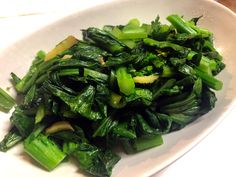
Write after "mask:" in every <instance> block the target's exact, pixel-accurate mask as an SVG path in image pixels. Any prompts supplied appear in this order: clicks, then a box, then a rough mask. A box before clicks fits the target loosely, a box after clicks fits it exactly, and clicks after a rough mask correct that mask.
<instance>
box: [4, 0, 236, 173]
mask: <svg viewBox="0 0 236 177" xmlns="http://www.w3.org/2000/svg"><path fill="white" fill-rule="evenodd" d="M68 1H70V3H69V2H68ZM68 1H66V3H67V4H73V3H74V4H79V6H74V7H73V6H71V7H70V11H71V12H72V11H76V10H78V8H81V9H83V8H85V7H89V6H91V4H92V5H96V4H100V3H104V2H106V1H109V0H92V1H91V0H90V1H83V0H80V2H79V3H78V1H79V0H68ZM218 2H220V3H222V4H224V5H225V6H227V7H229V8H230V9H232V10H233V11H235V12H236V0H218ZM55 3H57V6H58V8H57V9H56V10H55V7H54V6H55ZM63 3H64V4H65V1H56V0H50V1H47V0H22V1H17V0H8V1H5V2H4V3H3V2H2V1H0V37H1V41H6V42H0V49H1V48H3V47H4V46H6V45H7V44H11V43H12V42H14V41H16V40H17V39H18V38H20V37H21V36H24V35H25V34H27V33H28V32H30V31H34V30H36V29H38V28H39V27H42V26H44V25H47V24H49V23H51V22H53V21H54V20H55V19H58V18H59V17H60V16H61V17H63V16H64V15H66V14H67V13H68V12H67V10H68V8H66V9H65V8H64V6H63ZM42 4H47V6H43V8H42ZM59 12H60V13H59ZM19 16H20V17H19ZM45 18H46V19H47V20H46V21H45ZM29 22H30V28H25V27H24V25H29ZM19 24H20V25H19ZM15 27H17V32H15ZM8 34H12V35H11V37H10V38H9V35H8ZM234 115H236V109H234V110H233V111H232V112H231V113H230V115H228V116H227V117H226V118H225V119H224V120H223V122H222V123H221V124H220V125H219V126H218V127H217V128H216V129H215V130H214V131H213V132H211V133H210V134H209V135H208V136H207V137H206V138H205V139H203V140H202V141H201V142H200V143H199V144H198V145H196V146H195V147H194V148H193V149H192V150H190V151H189V152H188V153H186V154H185V155H184V156H182V157H181V158H179V159H178V160H177V161H175V162H174V163H173V164H171V165H170V166H168V167H166V168H165V169H163V170H162V171H160V172H158V173H156V174H155V175H153V176H152V177H178V176H181V177H190V176H191V177H199V176H201V177H211V176H214V177H223V176H225V177H235V176H236V170H235V164H236V153H235V150H236V143H232V140H233V139H235V136H234V135H235V134H236V129H235V124H236V119H235V117H234Z"/></svg>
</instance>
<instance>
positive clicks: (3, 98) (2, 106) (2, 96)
mask: <svg viewBox="0 0 236 177" xmlns="http://www.w3.org/2000/svg"><path fill="white" fill-rule="evenodd" d="M14 105H15V100H14V99H13V98H12V97H11V96H10V95H8V94H7V93H6V92H5V91H4V90H3V89H1V88H0V110H2V111H6V112H8V111H10V110H11V108H12V107H13V106H14Z"/></svg>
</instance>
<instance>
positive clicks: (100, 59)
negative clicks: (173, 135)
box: [0, 15, 225, 177]
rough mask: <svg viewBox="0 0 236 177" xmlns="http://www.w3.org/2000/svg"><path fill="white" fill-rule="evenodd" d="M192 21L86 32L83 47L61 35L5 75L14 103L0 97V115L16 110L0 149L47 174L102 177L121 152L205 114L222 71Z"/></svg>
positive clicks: (157, 141)
mask: <svg viewBox="0 0 236 177" xmlns="http://www.w3.org/2000/svg"><path fill="white" fill-rule="evenodd" d="M200 18H201V17H197V18H193V19H191V20H189V21H186V20H184V19H183V17H180V16H178V15H170V16H168V17H167V20H168V21H169V22H170V23H171V24H170V25H166V24H162V23H161V22H160V19H159V17H157V18H156V19H155V20H154V21H152V22H151V23H150V24H145V23H143V24H140V21H139V20H138V19H132V20H130V21H129V22H128V23H127V24H126V25H117V26H113V25H105V26H104V27H103V28H102V29H98V28H95V27H89V28H88V29H85V30H82V34H83V40H79V39H76V38H75V37H74V36H68V37H67V38H66V39H64V40H63V41H62V42H60V43H59V44H58V45H56V47H55V48H54V49H53V50H51V51H50V52H48V53H45V52H43V51H39V52H38V53H37V55H36V57H35V59H34V60H33V62H32V65H31V66H30V68H29V70H28V72H27V73H26V75H25V76H24V77H23V78H19V77H18V76H17V75H16V74H14V73H11V78H12V83H13V86H14V88H15V90H16V91H17V93H18V95H19V96H21V98H22V99H20V101H19V102H18V103H17V105H16V101H15V100H14V99H13V98H11V97H10V96H9V95H8V94H7V93H6V92H5V91H4V90H3V89H0V110H2V111H5V112H8V111H9V110H11V108H12V107H13V106H15V105H16V106H15V107H14V111H13V113H12V115H11V117H10V122H11V124H12V126H11V129H10V130H9V133H8V134H7V135H6V136H5V137H4V139H3V140H2V141H1V143H0V151H3V152H5V151H7V150H9V149H10V148H11V147H13V146H14V145H16V144H17V143H19V142H23V145H24V151H25V152H26V153H27V154H29V155H30V156H31V157H32V158H33V159H35V161H37V162H38V163H39V164H40V165H42V166H43V167H44V168H45V169H46V170H48V171H51V170H53V169H54V168H55V167H57V166H58V165H59V164H60V163H62V162H65V161H66V159H68V158H69V157H72V158H74V159H76V160H77V161H78V162H79V168H81V169H82V170H84V171H85V172H86V173H88V174H92V175H95V176H102V177H103V176H110V175H111V174H112V169H113V167H114V166H115V164H116V163H117V162H118V161H119V160H120V157H119V155H118V154H119V153H117V151H120V149H122V150H124V151H125V152H126V153H128V154H133V153H138V152H140V151H143V150H146V149H149V148H152V147H156V146H159V145H161V144H163V139H162V135H163V134H167V133H170V132H173V131H177V130H179V129H182V128H183V127H185V126H186V125H188V124H189V123H191V122H193V121H194V120H196V119H197V118H199V117H200V116H202V115H204V114H206V113H207V112H209V111H210V110H212V109H213V108H214V107H215V102H216V100H217V99H216V96H215V93H214V92H213V90H221V88H222V86H223V84H222V82H221V81H220V80H218V79H217V78H215V76H216V75H217V74H218V73H220V72H221V71H222V70H223V69H224V68H225V64H224V63H223V61H222V57H221V55H220V54H219V53H218V52H217V51H216V49H215V48H214V45H213V34H212V33H211V32H210V31H208V30H207V29H203V28H200V27H198V26H197V22H198V20H199V19H200ZM117 147H120V148H118V150H117ZM115 149H116V150H115Z"/></svg>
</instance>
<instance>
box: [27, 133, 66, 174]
mask: <svg viewBox="0 0 236 177" xmlns="http://www.w3.org/2000/svg"><path fill="white" fill-rule="evenodd" d="M24 149H25V151H26V152H27V153H28V154H29V155H30V156H31V157H32V158H34V159H35V160H36V161H38V162H39V163H40V164H41V165H42V166H43V167H45V168H46V169H47V170H49V171H51V170H53V169H54V168H55V167H56V166H57V165H58V164H59V163H60V162H61V161H62V160H63V159H64V158H65V156H66V155H65V154H64V153H63V152H62V151H61V150H60V149H59V147H58V146H57V145H56V144H55V143H54V142H53V141H51V140H50V139H48V138H47V137H46V136H45V135H43V134H39V135H38V136H37V137H36V138H34V137H31V136H29V137H28V138H27V139H26V140H25V141H24Z"/></svg>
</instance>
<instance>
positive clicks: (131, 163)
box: [0, 0, 236, 177]
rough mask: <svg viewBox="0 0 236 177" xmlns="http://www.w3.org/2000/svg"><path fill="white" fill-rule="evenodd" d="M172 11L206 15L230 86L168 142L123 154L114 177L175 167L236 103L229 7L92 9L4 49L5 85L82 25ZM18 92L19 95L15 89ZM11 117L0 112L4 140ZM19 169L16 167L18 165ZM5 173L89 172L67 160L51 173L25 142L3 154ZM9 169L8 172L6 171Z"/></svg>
mask: <svg viewBox="0 0 236 177" xmlns="http://www.w3.org/2000/svg"><path fill="white" fill-rule="evenodd" d="M172 13H177V14H180V15H184V16H185V17H186V18H191V17H195V16H199V15H202V14H203V15H204V18H203V19H202V20H201V23H200V25H201V26H203V27H206V28H208V29H209V30H211V31H213V32H214V34H215V44H216V47H217V48H218V49H219V50H220V52H221V53H222V55H223V56H224V61H225V63H226V64H227V68H226V69H225V70H224V71H223V73H221V74H220V75H219V78H220V79H222V80H223V81H224V88H223V90H222V91H220V92H217V97H218V102H217V105H216V109H215V110H214V111H212V112H210V113H208V114H207V115H205V116H203V117H201V118H200V119H198V120H197V121H195V122H194V123H192V124H190V125H189V126H187V127H185V128H184V129H182V130H180V131H178V132H174V133H171V134H169V135H166V136H164V142H165V144H164V145H162V146H160V147H157V148H153V149H151V150H147V151H144V152H141V153H138V154H135V155H125V154H121V155H122V160H121V161H120V162H119V163H118V164H117V165H116V167H115V169H114V171H113V176H115V177H118V176H119V177H123V176H128V177H130V176H132V177H135V176H149V175H151V174H153V173H155V172H156V171H159V170H160V169H162V168H164V167H165V166H167V165H169V164H170V163H172V162H173V161H175V160H176V159H178V158H179V157H180V156H181V155H183V154H184V153H186V152H187V151H188V150H190V149H191V148H192V147H193V146H194V145H195V144H196V143H198V142H199V141H200V140H201V139H202V138H204V137H205V136H206V135H207V134H208V133H209V132H210V131H212V130H213V129H214V128H215V127H216V125H217V124H218V123H220V121H221V120H223V118H224V117H225V116H226V115H227V114H228V113H229V112H230V110H231V109H232V108H233V106H234V104H235V97H236V94H235V93H236V89H235V88H234V85H236V80H235V78H234V77H233V76H234V75H235V74H236V65H235V61H234V58H236V51H235V50H234V43H235V40H236V33H235V31H236V23H235V22H236V17H235V15H234V14H233V13H232V12H230V11H228V10H227V9H226V8H224V7H222V6H220V5H218V4H216V3H214V2H212V1H207V0H198V1H195V0H178V1H175V0H145V1H144V0H121V1H114V2H111V3H108V4H105V5H101V6H98V7H94V8H91V9H87V10H84V11H80V12H78V13H75V14H73V15H71V16H69V17H66V18H63V19H62V20H60V21H57V22H55V23H53V24H52V25H50V26H48V27H46V28H43V29H40V30H39V31H37V32H35V33H33V34H32V35H29V36H27V37H25V38H24V39H22V40H20V41H18V42H16V43H15V44H14V45H12V46H10V47H8V48H6V49H4V50H3V51H1V52H0V71H1V73H0V85H1V87H3V88H5V87H7V86H9V85H10V83H9V74H10V72H11V71H14V72H15V73H17V74H19V75H20V76H22V75H23V74H24V73H25V72H26V71H27V69H28V67H29V65H30V63H31V61H32V58H33V56H34V54H35V53H36V52H37V51H38V50H40V49H43V50H45V51H47V50H49V49H50V48H52V47H53V46H54V45H55V44H56V43H58V42H59V41H61V40H62V39H64V38H65V37H66V36H68V35H69V34H73V35H75V36H77V37H78V38H80V37H81V33H80V29H83V28H87V27H89V26H97V27H101V26H103V25H104V24H122V23H126V22H127V21H128V20H129V19H130V18H133V17H136V18H139V19H140V20H142V21H143V22H150V21H151V20H152V19H154V18H155V17H156V15H157V14H159V15H160V17H161V19H162V20H163V21H164V22H166V21H165V20H164V18H165V17H166V16H167V15H169V14H172ZM12 94H14V93H12ZM8 117H9V116H8V115H5V114H3V113H1V114H0V138H2V137H3V136H4V134H5V133H6V132H7V129H8V127H9V121H8ZM13 167H14V168H13ZM0 169H1V175H0V176H4V177H13V176H14V177H15V176H16V175H17V176H18V177H23V176H29V174H31V175H30V176H35V177H47V176H50V177H53V176H55V177H61V176H63V177H67V176H68V177H74V176H83V174H82V173H81V171H79V170H78V168H77V167H76V166H75V165H74V164H73V163H64V164H62V165H60V166H59V167H58V168H57V169H56V170H54V171H53V172H51V173H48V172H46V171H44V170H43V169H41V168H39V167H38V166H37V165H36V164H35V163H34V162H33V161H32V160H30V158H29V157H28V156H27V155H26V154H24V153H22V147H21V146H20V145H19V146H17V147H16V148H13V149H12V150H11V151H9V152H8V153H0ZM2 172H3V173H2Z"/></svg>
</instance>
